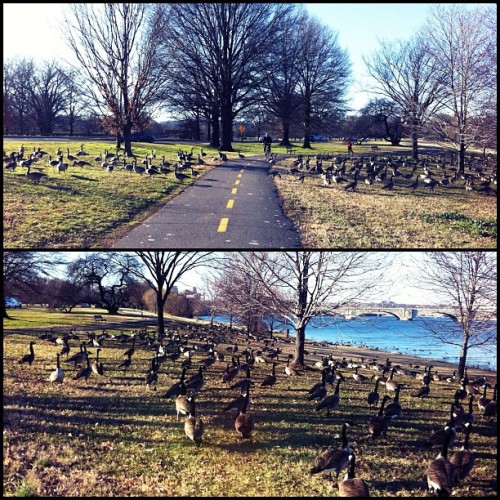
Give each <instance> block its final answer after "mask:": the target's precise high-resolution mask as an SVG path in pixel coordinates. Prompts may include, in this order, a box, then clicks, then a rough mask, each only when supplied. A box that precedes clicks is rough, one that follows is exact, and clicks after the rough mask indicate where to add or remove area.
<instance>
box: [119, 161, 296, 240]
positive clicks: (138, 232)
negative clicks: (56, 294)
mask: <svg viewBox="0 0 500 500" xmlns="http://www.w3.org/2000/svg"><path fill="white" fill-rule="evenodd" d="M269 168H270V165H269V163H268V162H267V161H265V159H264V157H263V156H253V157H251V158H244V159H237V160H230V161H228V162H226V163H223V164H220V165H217V166H216V167H214V168H213V169H212V170H211V171H209V172H207V173H206V174H204V175H203V176H202V177H200V178H198V179H197V180H196V182H195V183H194V184H192V185H191V186H189V187H188V188H186V189H185V190H184V191H183V192H182V193H181V194H180V195H179V196H177V197H176V198H174V199H173V200H171V201H170V202H168V203H167V204H166V205H164V206H163V207H162V208H160V209H159V210H158V211H157V212H155V213H154V214H153V215H151V216H150V217H148V218H147V219H145V220H144V221H143V222H141V223H140V224H139V225H138V226H137V227H135V228H134V229H132V230H131V231H130V232H129V233H128V234H127V235H126V236H125V237H123V238H121V239H119V240H118V241H116V242H115V243H114V244H113V246H112V248H115V249H118V248H121V249H125V248H127V249H143V248H146V249H151V248H167V249H171V248H172V249H173V248H182V249H185V250H190V249H202V248H203V249H228V248H231V249H255V248H273V249H283V248H301V243H300V238H299V234H298V232H297V230H296V229H295V228H294V226H293V224H292V222H291V221H290V220H289V219H288V218H287V217H286V216H285V214H284V213H283V210H282V207H281V204H280V200H279V198H278V195H277V192H276V187H275V185H274V182H273V179H272V177H271V176H270V175H268V174H269Z"/></svg>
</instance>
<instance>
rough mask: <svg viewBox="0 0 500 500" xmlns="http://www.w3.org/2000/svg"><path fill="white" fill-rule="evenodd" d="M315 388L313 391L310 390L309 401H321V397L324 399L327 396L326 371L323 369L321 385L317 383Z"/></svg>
mask: <svg viewBox="0 0 500 500" xmlns="http://www.w3.org/2000/svg"><path fill="white" fill-rule="evenodd" d="M315 387H316V388H315V389H314V390H313V391H312V392H311V391H309V392H310V395H309V396H308V398H307V400H308V401H313V400H315V401H320V400H321V399H323V398H324V397H325V396H326V371H325V370H323V371H322V372H321V382H320V385H319V387H317V386H316V385H315Z"/></svg>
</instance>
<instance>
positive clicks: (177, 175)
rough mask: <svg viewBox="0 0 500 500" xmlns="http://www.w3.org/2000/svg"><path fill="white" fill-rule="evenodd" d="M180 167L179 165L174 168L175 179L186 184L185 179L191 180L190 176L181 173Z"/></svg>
mask: <svg viewBox="0 0 500 500" xmlns="http://www.w3.org/2000/svg"><path fill="white" fill-rule="evenodd" d="M177 169H178V165H177V163H176V164H175V166H174V177H175V178H176V179H177V180H178V181H179V182H184V180H185V179H189V178H190V177H189V175H186V174H183V173H182V172H179V171H178V170H177Z"/></svg>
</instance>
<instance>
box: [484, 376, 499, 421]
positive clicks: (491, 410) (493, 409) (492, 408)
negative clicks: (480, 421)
mask: <svg viewBox="0 0 500 500" xmlns="http://www.w3.org/2000/svg"><path fill="white" fill-rule="evenodd" d="M496 414H497V384H495V386H494V388H493V399H492V400H491V401H490V402H489V403H488V404H487V405H486V406H485V408H484V411H483V416H484V417H492V418H493V417H495V416H496Z"/></svg>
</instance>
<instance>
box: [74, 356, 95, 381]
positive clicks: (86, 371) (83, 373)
mask: <svg viewBox="0 0 500 500" xmlns="http://www.w3.org/2000/svg"><path fill="white" fill-rule="evenodd" d="M91 374H92V368H91V367H90V359H89V357H88V356H87V365H86V366H83V367H82V368H80V370H79V371H78V372H77V374H76V375H75V376H74V377H73V380H79V379H81V378H85V383H87V381H88V379H89V377H90V375H91Z"/></svg>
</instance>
